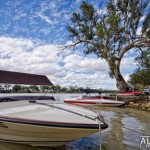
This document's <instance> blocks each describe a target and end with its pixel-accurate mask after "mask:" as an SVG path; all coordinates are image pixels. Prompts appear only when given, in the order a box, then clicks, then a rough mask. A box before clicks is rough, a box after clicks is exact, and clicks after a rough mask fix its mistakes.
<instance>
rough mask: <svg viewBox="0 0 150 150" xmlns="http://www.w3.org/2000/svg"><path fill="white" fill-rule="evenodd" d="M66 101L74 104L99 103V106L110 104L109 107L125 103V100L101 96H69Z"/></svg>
mask: <svg viewBox="0 0 150 150" xmlns="http://www.w3.org/2000/svg"><path fill="white" fill-rule="evenodd" d="M64 102H65V103H69V104H74V105H97V106H108V107H115V106H121V105H124V104H125V103H124V102H123V101H117V100H109V99H104V98H102V97H100V96H87V97H79V98H68V99H64Z"/></svg>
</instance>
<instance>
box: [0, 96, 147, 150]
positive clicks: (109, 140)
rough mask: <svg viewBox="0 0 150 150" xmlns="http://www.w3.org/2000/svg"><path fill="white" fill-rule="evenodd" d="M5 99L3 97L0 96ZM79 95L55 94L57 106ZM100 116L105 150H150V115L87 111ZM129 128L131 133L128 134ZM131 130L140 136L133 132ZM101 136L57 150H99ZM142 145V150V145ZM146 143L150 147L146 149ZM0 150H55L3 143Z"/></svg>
mask: <svg viewBox="0 0 150 150" xmlns="http://www.w3.org/2000/svg"><path fill="white" fill-rule="evenodd" d="M0 95H2V94H0ZM78 95H79V94H54V96H55V99H56V100H57V101H58V102H63V99H64V98H67V97H71V96H78ZM88 109H91V110H93V111H95V112H97V113H101V114H102V115H103V116H104V118H105V119H106V122H107V123H108V125H109V128H108V129H106V130H105V131H102V133H101V143H102V150H150V137H149V138H148V140H147V141H146V138H143V139H142V137H141V136H145V135H147V136H148V135H150V112H145V111H141V110H136V109H131V108H113V107H92V106H91V107H88ZM126 128H130V129H131V130H127V129H126ZM132 130H135V131H138V132H141V133H138V132H133V131H132ZM99 140H100V134H99V133H95V134H93V135H91V136H88V137H85V138H82V139H79V140H77V141H74V142H71V143H68V144H66V145H64V146H62V147H59V148H55V149H54V150H99V149H100V148H99ZM141 140H145V141H143V145H142V147H140V142H141ZM144 142H146V144H147V143H149V146H148V145H147V146H148V147H147V148H146V145H145V144H144ZM0 150H53V149H52V148H48V147H33V146H29V145H21V144H13V143H4V142H0Z"/></svg>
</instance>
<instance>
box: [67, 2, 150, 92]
mask: <svg viewBox="0 0 150 150" xmlns="http://www.w3.org/2000/svg"><path fill="white" fill-rule="evenodd" d="M149 3H150V0H109V1H108V4H107V6H106V9H105V13H99V12H100V11H98V10H95V9H94V7H93V6H92V5H91V4H89V3H87V2H86V1H83V2H82V4H81V6H80V10H79V12H74V13H73V14H72V18H71V24H69V25H68V26H67V30H68V32H69V38H70V39H71V41H72V44H70V45H67V46H65V48H68V47H78V46H80V45H83V46H84V52H85V53H86V54H90V53H94V54H95V55H96V56H97V57H98V58H102V59H105V60H106V62H107V63H108V65H109V74H110V76H111V77H112V78H115V79H116V82H117V87H118V89H119V90H120V91H123V90H124V89H127V88H128V84H127V83H126V81H125V80H124V78H123V76H122V74H121V72H120V67H121V66H120V65H121V60H122V58H123V57H124V55H125V53H127V52H128V51H130V50H131V49H136V50H137V49H138V50H139V51H140V52H141V51H142V50H145V49H148V47H150V12H148V10H149V7H150V4H149ZM139 27H140V28H141V29H142V30H141V33H140V34H137V31H138V29H139Z"/></svg>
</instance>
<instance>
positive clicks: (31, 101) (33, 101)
mask: <svg viewBox="0 0 150 150" xmlns="http://www.w3.org/2000/svg"><path fill="white" fill-rule="evenodd" d="M29 103H35V104H39V105H45V106H49V107H52V108H57V109H60V110H64V111H67V112H70V113H73V114H76V115H79V116H83V117H85V118H88V119H91V120H96V119H97V118H98V120H101V118H100V117H101V116H100V115H98V116H96V117H95V118H92V117H89V116H86V115H84V114H81V113H77V112H75V111H71V110H68V109H65V108H62V107H59V106H54V105H51V104H47V103H41V102H36V101H35V100H30V101H29Z"/></svg>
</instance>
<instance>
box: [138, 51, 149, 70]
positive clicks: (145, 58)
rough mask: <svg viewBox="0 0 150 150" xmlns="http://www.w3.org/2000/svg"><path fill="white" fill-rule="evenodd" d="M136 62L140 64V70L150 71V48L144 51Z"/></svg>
mask: <svg viewBox="0 0 150 150" xmlns="http://www.w3.org/2000/svg"><path fill="white" fill-rule="evenodd" d="M135 61H136V62H137V63H138V66H139V69H140V68H145V69H150V49H149V48H148V49H146V50H145V51H142V53H141V55H140V56H139V57H137V58H136V59H135Z"/></svg>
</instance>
